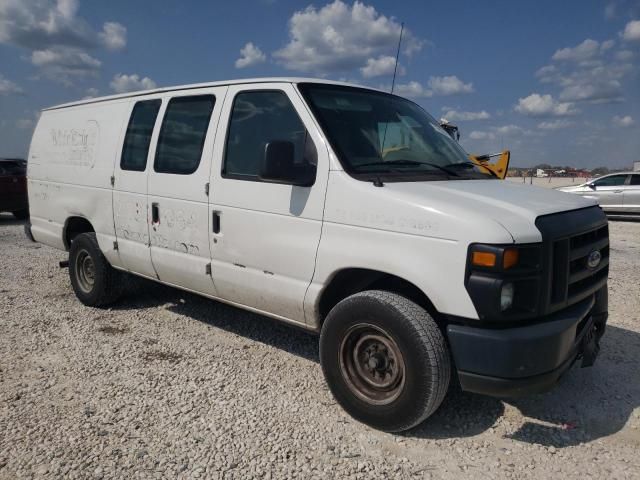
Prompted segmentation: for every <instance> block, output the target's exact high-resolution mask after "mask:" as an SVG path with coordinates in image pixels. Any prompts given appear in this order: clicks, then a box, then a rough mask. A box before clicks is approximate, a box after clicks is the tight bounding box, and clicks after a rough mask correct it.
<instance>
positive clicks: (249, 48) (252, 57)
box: [235, 42, 267, 68]
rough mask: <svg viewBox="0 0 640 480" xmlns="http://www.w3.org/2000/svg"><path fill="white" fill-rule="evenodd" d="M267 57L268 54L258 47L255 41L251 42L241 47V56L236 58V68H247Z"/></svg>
mask: <svg viewBox="0 0 640 480" xmlns="http://www.w3.org/2000/svg"><path fill="white" fill-rule="evenodd" d="M266 59H267V56H266V55H265V54H264V53H263V52H262V50H260V49H259V48H258V47H256V46H255V45H254V44H253V43H251V42H249V43H247V44H246V45H245V46H244V47H242V48H241V49H240V58H238V59H237V60H236V63H235V65H236V68H245V67H250V66H252V65H257V64H258V63H262V62H264V61H265V60H266Z"/></svg>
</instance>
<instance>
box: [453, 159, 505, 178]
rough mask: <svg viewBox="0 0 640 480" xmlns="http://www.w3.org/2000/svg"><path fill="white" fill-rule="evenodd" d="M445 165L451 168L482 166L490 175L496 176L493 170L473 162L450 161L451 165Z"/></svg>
mask: <svg viewBox="0 0 640 480" xmlns="http://www.w3.org/2000/svg"><path fill="white" fill-rule="evenodd" d="M447 167H449V168H451V167H454V168H475V167H482V168H484V169H485V170H486V171H487V172H489V173H490V174H491V175H493V176H494V177H496V178H498V175H497V174H496V172H494V171H493V170H491V169H490V168H488V167H483V166H482V165H477V164H475V163H473V162H458V163H452V164H451V165H447Z"/></svg>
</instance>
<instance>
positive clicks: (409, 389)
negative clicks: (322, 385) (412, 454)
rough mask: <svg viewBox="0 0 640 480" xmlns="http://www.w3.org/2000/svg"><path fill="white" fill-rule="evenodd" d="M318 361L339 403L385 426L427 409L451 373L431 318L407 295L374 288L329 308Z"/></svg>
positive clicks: (420, 417) (414, 418) (434, 405)
mask: <svg viewBox="0 0 640 480" xmlns="http://www.w3.org/2000/svg"><path fill="white" fill-rule="evenodd" d="M385 335H386V339H385ZM352 337H354V338H353V339H352ZM376 342H377V343H376ZM355 352H357V354H356V353H355ZM385 352H386V353H385ZM394 352H395V353H394ZM372 358H373V360H372ZM363 359H366V360H363ZM320 363H321V365H322V370H323V372H324V376H325V379H326V381H327V384H328V385H329V388H330V390H331V392H332V393H333V396H334V397H335V399H336V401H337V402H338V403H339V404H340V405H341V406H342V408H344V409H345V410H346V411H347V413H349V415H351V416H352V417H353V418H355V419H356V420H358V421H360V422H363V423H365V424H367V425H369V426H371V427H373V428H376V429H378V430H383V431H386V432H400V431H403V430H408V429H410V428H412V427H414V426H416V425H418V424H420V423H422V422H423V421H424V420H425V419H426V418H427V417H429V416H430V415H431V414H433V413H434V412H435V411H436V410H437V409H438V407H439V406H440V404H441V403H442V400H443V399H444V397H445V395H446V393H447V389H448V387H449V380H450V378H451V361H450V357H449V353H448V351H447V345H446V342H445V339H444V337H443V335H442V333H441V332H440V330H439V329H438V326H437V325H436V323H435V321H434V320H433V318H432V317H431V316H430V315H429V314H428V313H427V312H426V311H425V310H424V309H423V308H422V307H420V306H418V305H416V304H415V303H414V302H412V301H411V300H408V299H407V298H405V297H402V296H401V295H397V294H395V293H390V292H386V291H379V290H371V291H365V292H361V293H357V294H355V295H352V296H350V297H348V298H346V299H344V300H342V301H341V302H340V303H338V304H337V305H336V306H335V307H334V308H333V309H332V310H331V312H329V315H328V316H327V318H326V320H325V322H324V325H323V326H322V332H321V334H320ZM383 383H384V385H383ZM387 383H388V385H386V384H387ZM372 385H373V386H372Z"/></svg>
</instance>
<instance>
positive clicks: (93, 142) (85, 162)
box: [49, 120, 100, 168]
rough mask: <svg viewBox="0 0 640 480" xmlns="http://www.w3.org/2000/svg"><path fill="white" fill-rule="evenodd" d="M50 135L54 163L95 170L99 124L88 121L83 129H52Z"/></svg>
mask: <svg viewBox="0 0 640 480" xmlns="http://www.w3.org/2000/svg"><path fill="white" fill-rule="evenodd" d="M49 135H50V139H51V147H52V148H51V155H52V158H51V161H52V162H53V163H57V164H63V165H68V166H74V167H89V168H93V166H94V164H95V152H96V150H97V147H98V141H99V138H100V129H99V127H98V122H96V121H95V120H88V121H87V122H86V124H85V126H84V127H83V128H52V129H51V130H49Z"/></svg>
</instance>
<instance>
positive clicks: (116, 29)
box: [98, 22, 127, 50]
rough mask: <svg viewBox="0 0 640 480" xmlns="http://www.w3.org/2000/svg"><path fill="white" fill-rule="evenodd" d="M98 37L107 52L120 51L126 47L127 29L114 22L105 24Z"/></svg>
mask: <svg viewBox="0 0 640 480" xmlns="http://www.w3.org/2000/svg"><path fill="white" fill-rule="evenodd" d="M98 36H99V37H100V40H101V41H102V43H103V44H104V46H105V47H106V48H107V49H109V50H121V49H123V48H124V47H125V46H126V45H127V29H126V28H125V27H124V26H123V25H121V24H119V23H116V22H106V23H105V24H104V26H103V27H102V32H100V33H99V34H98Z"/></svg>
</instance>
